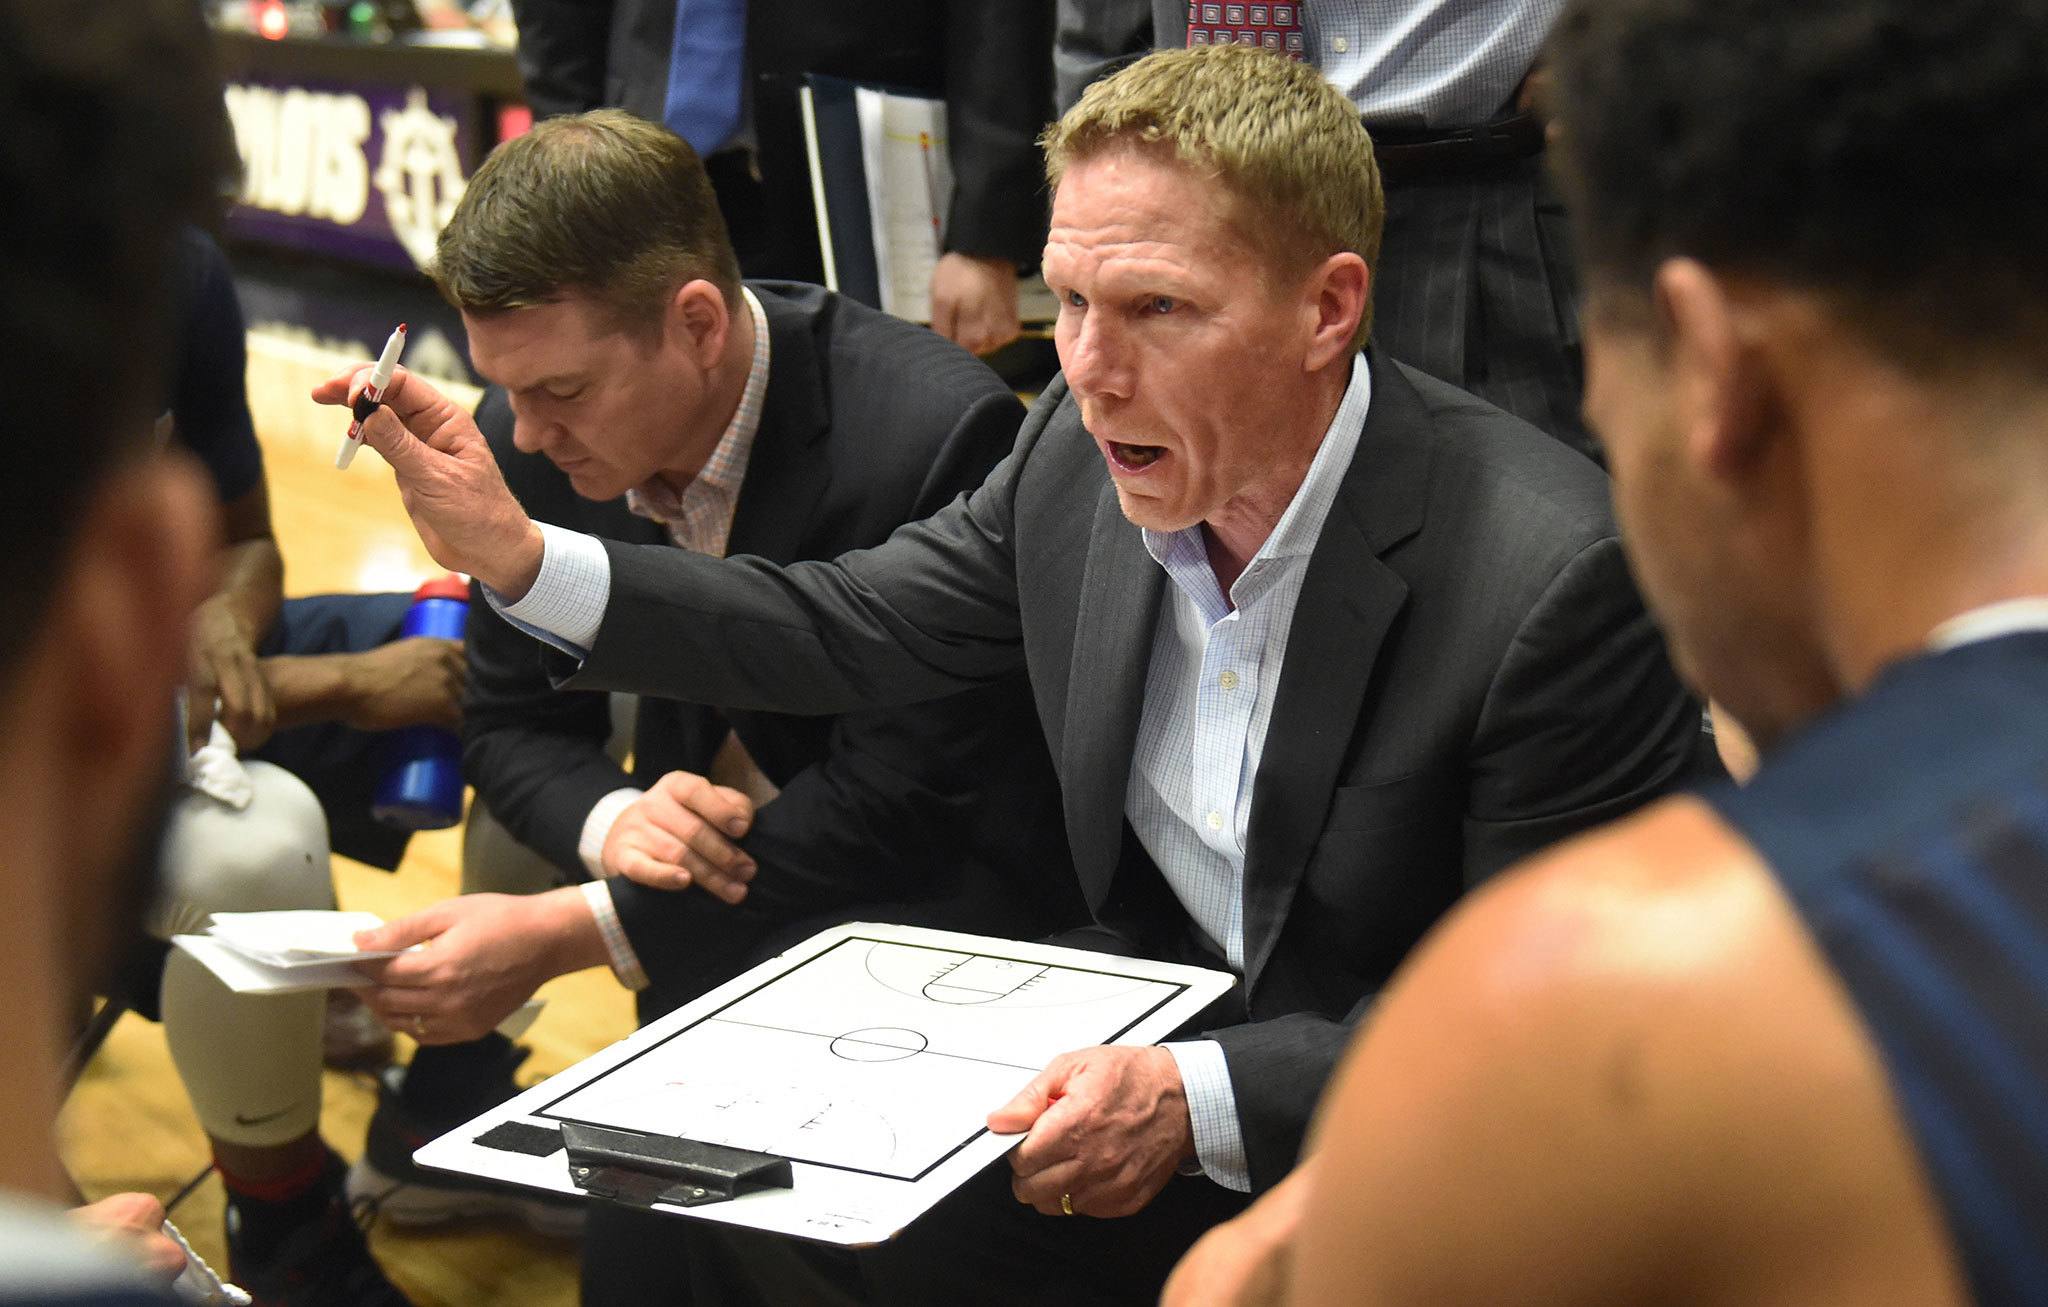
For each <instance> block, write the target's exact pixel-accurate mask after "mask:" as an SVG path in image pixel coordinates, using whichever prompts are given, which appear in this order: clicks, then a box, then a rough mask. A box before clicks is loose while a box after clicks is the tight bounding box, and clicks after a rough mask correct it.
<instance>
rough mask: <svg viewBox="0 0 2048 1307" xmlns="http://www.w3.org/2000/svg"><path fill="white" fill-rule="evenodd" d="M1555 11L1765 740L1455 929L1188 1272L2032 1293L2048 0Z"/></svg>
mask: <svg viewBox="0 0 2048 1307" xmlns="http://www.w3.org/2000/svg"><path fill="white" fill-rule="evenodd" d="M1551 49H1552V55H1553V57H1554V59H1555V61H1556V68H1557V78H1558V81H1557V103H1558V110H1559V121H1560V123H1561V132H1560V135H1559V138H1558V141H1559V144H1558V151H1559V165H1560V168H1559V177H1560V180H1561V182H1562V183H1563V185H1564V187H1565V190H1566V192H1567V194H1569V195H1570V197H1571V201H1572V212H1573V215H1574V217H1575V219H1576V221H1577V223H1578V228H1579V231H1580V232H1581V234H1582V236H1583V238H1584V239H1583V242H1582V246H1581V248H1582V249H1583V250H1584V251H1585V255H1586V266H1587V270H1588V273H1589V279H1588V290H1589V295H1588V300H1587V317H1586V341H1587V345H1588V347H1589V350H1588V358H1589V360H1590V362H1591V365H1592V368H1591V374H1590V377H1591V379H1590V383H1589V388H1588V405H1587V409H1588V414H1589V416H1590V417H1591V418H1592V420H1593V422H1594V424H1595V426H1596V427H1597V428H1598V429H1599V431H1600V435H1601V439H1602V440H1603V441H1605V442H1606V444H1607V447H1608V451H1609V454H1610V456H1611V466H1612V467H1613V469H1614V478H1615V499H1616V504H1617V508H1618V511H1619V513H1620V516H1621V520H1622V523H1623V526H1624V528H1625V530H1626V533H1627V540H1628V549H1629V554H1630V557H1631V558H1632V559H1633V561H1634V563H1635V565H1636V568H1637V571H1638V573H1639V575H1641V577H1642V579H1643V588H1644V591H1645V594H1646V595H1647V596H1648V598H1649V600H1650V602H1651V603H1652V605H1654V607H1655V608H1656V610H1657V611H1658V613H1659V615H1660V616H1661V617H1662V619H1663V621H1664V623H1665V628H1666V629H1667V630H1668V631H1669V632H1670V633H1671V639H1672V647H1673V650H1674V653H1675V656H1676V657H1677V659H1678V660H1679V664H1680V666H1681V667H1683V668H1684V669H1685V671H1686V673H1687V674H1688V676H1689V677H1690V678H1691V679H1693V680H1694V681H1695V682H1696V683H1697V684H1698V685H1700V686H1701V687H1702V688H1703V689H1705V690H1707V691H1709V692H1710V693H1712V694H1713V696H1714V697H1715V700H1716V701H1717V702H1718V703H1722V704H1725V705H1726V707H1727V708H1728V710H1729V711H1730V712H1732V713H1733V714H1734V716H1735V717H1736V718H1737V719H1739V720H1740V721H1741V722H1742V724H1743V725H1744V726H1746V727H1747V728H1749V731H1750V733H1751V734H1752V735H1753V736H1754V737H1755V739H1756V741H1757V743H1758V744H1759V745H1760V746H1761V747H1762V765H1761V767H1760V768H1759V769H1758V771H1757V772H1756V774H1755V775H1754V776H1753V777H1752V778H1751V779H1750V781H1749V783H1748V784H1747V785H1745V786H1743V787H1741V788H1739V789H1738V788H1737V787H1735V786H1733V785H1714V786H1709V787H1707V788H1705V789H1702V790H1701V791H1700V792H1699V793H1697V794H1693V795H1686V796H1682V797H1678V798H1673V799H1669V800H1666V801H1664V802H1661V803H1659V804H1657V805H1655V806H1653V807H1651V808H1649V809H1646V810H1645V811H1643V812H1641V813H1639V814H1637V815H1636V816H1635V817H1633V818H1631V819H1630V820H1628V821H1626V822H1622V823H1618V824H1616V825H1615V826H1613V827H1611V828H1609V829H1607V830H1603V831H1599V832H1597V833H1594V834H1592V835H1589V836H1587V837H1585V838H1583V839H1579V840H1575V841H1572V842H1571V843H1569V844H1567V845H1565V846H1563V847H1560V848H1558V849H1556V850H1554V851H1552V852H1551V853H1549V854H1547V855H1545V856H1544V857H1542V858H1540V859H1538V860H1536V861H1535V863H1534V864H1533V865H1531V866H1529V867H1526V868H1522V869H1519V870H1518V871H1516V872H1514V873H1513V874H1511V875H1508V876H1504V877H1502V878H1501V881H1500V882H1499V883H1498V885H1497V886H1495V887H1493V888H1492V889H1490V890H1489V892H1488V893H1487V894H1485V895H1484V896H1481V897H1476V898H1474V899H1473V900H1472V901H1471V902H1470V903H1468V904H1466V905H1465V906H1463V907H1461V908H1460V909H1459V910H1458V911H1457V912H1456V913H1455V914H1453V915H1452V916H1451V917H1450V918H1449V919H1447V920H1446V921H1445V922H1444V923H1443V926H1442V927H1441V929H1440V930H1439V931H1438V932H1436V934H1435V935H1434V937H1433V938H1432V939H1431V940H1429V941H1428V942H1427V943H1426V944H1425V945H1424V947H1422V948H1421V949H1419V950H1417V953H1416V956H1415V958H1414V960H1413V962H1412V963H1411V964H1410V965H1409V966H1408V967H1406V968H1405V969H1404V971H1403V974H1402V975H1401V976H1400V977H1399V978H1398V979H1397V981H1396V983H1395V984H1394V985H1393V986H1392V987H1390V989H1389V991H1388V994H1387V997H1386V998H1385V1000H1384V1001H1383V1002H1382V1003H1381V1005H1380V1008H1379V1010H1378V1011H1377V1012H1376V1013H1375V1014H1374V1016H1373V1019H1372V1021H1371V1023H1370V1024H1369V1026H1368V1027H1367V1029H1366V1031H1365V1033H1364V1036H1363V1038H1362V1039H1361V1041H1360V1043H1359V1044H1358V1046H1357V1048H1356V1049H1354V1050H1353V1052H1352V1053H1351V1055H1350V1057H1349V1058H1348V1060H1347V1063H1346V1066H1345V1068H1344V1070H1343V1072H1342V1074H1341V1075H1340V1076H1339V1078H1338V1080H1337V1082H1336V1083H1335V1084H1334V1085H1333V1087H1332V1091H1331V1097H1330V1100H1329V1101H1328V1102H1327V1103H1326V1104H1325V1106H1324V1110H1323V1114H1322V1116H1321V1118H1320V1119H1321V1130H1320V1137H1319V1141H1318V1147H1317V1150H1316V1151H1315V1153H1314V1154H1313V1155H1312V1156H1311V1158H1310V1159H1309V1161H1308V1162H1307V1163H1306V1164H1305V1165H1304V1166H1303V1167H1302V1168H1301V1169H1300V1170H1299V1171H1298V1172H1297V1173H1296V1176H1295V1177H1293V1178H1290V1179H1289V1180H1288V1181H1287V1183H1286V1184H1285V1185H1283V1186H1281V1188H1279V1189H1276V1190H1275V1191H1274V1193H1273V1194H1272V1195H1270V1196H1269V1197H1268V1198H1267V1199H1266V1200H1264V1201H1262V1202H1261V1203H1260V1204H1259V1205H1258V1207H1257V1208H1255V1209H1254V1211H1253V1212H1252V1213H1249V1214H1247V1216H1246V1217H1245V1218H1243V1220H1241V1221H1240V1222H1237V1223H1234V1224H1233V1225H1231V1226H1229V1227H1225V1228H1224V1229H1222V1230H1219V1231H1217V1232H1216V1233H1215V1234H1213V1235H1211V1236H1210V1238H1209V1239H1208V1240H1205V1241H1204V1244H1203V1245H1202V1247H1201V1248H1199V1249H1198V1250H1197V1252H1196V1254H1195V1255H1193V1256H1191V1257H1190V1259H1189V1264H1188V1266H1187V1267H1186V1268H1185V1271H1184V1273H1182V1274H1177V1275H1176V1276H1175V1286H1176V1289H1177V1290H1178V1289H1181V1288H1184V1289H1185V1290H1186V1293H1185V1294H1184V1295H1183V1294H1181V1293H1178V1292H1175V1293H1170V1294H1169V1295H1168V1298H1169V1302H1170V1303H1172V1304H1173V1307H1196V1305H1197V1304H1200V1305H1202V1307H1221V1304H1224V1303H1242V1304H1247V1305H1249V1304H1252V1303H1259V1304H1270V1303H1273V1302H1276V1301H1286V1302H1289V1303H1292V1304H1295V1305H1296V1307H1321V1305H1322V1304H1335V1303H1346V1304H1349V1303H1410V1302H1459V1303H1499V1302H1513V1303H1516V1304H1521V1305H1526V1307H1563V1305H1564V1304H1581V1303H1611V1302H1685V1303H1691V1304H1697V1305H1698V1307H1750V1305H1752V1304H1757V1303H1792V1302H1797V1303H1804V1304H1818V1305H1821V1307H1835V1305H1840V1307H1851V1305H1853V1307H1960V1305H1961V1304H1965V1303H1975V1304H1979V1305H1980V1307H1988V1305H1989V1304H2020V1303H2035V1302H2040V1301H2043V1295H2044V1292H2048V1096H2044V1094H2043V1086H2044V1085H2048V1026H2044V1023H2043V1019H2042V1014H2043V1011H2044V1010H2048V983H2044V977H2048V895H2044V892H2043V890H2044V887H2048V247H2044V246H2043V244H2042V242H2041V240H2040V233H2041V231H2042V230H2043V228H2044V227H2048V174H2044V173H2043V171H2042V168H2041V159H2042V157H2043V155H2044V154H2048V102H2044V101H2043V99H2042V96H2041V93H2040V90H2041V87H2040V70H2041V68H2042V66H2043V65H2044V64H2048V3H2044V2H2043V0H2021V2H2019V3H2014V2H2013V0H1951V3H1948V4H1944V5H1940V6H1930V5H1926V4H1921V3H1917V2H1916V0H1805V2H1804V3H1801V4H1796V5H1787V4H1782V3H1779V2H1778V0H1581V2H1579V3H1575V4H1573V5H1572V6H1571V7H1570V8H1569V9H1568V10H1567V11H1566V13H1565V16H1564V18H1563V19H1562V20H1561V21H1560V23H1559V25H1558V31H1557V35H1556V36H1555V37H1554V38H1553V41H1552V47H1551ZM1759 52H1768V53H1766V54H1763V55H1762V56H1761V57H1759ZM1787 178H1797V179H1798V180H1799V185H1797V186H1796V187H1788V186H1787V185H1786V179H1787ZM1290 1281H1291V1290H1290V1289H1289V1288H1288V1284H1289V1282H1290Z"/></svg>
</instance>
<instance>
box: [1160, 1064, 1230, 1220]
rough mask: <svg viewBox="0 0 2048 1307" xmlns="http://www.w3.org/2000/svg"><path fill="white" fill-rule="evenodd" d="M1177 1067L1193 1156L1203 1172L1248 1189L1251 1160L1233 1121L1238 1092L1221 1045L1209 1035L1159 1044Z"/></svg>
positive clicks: (1224, 1182) (1219, 1181)
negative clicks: (1185, 1098)
mask: <svg viewBox="0 0 2048 1307" xmlns="http://www.w3.org/2000/svg"><path fill="white" fill-rule="evenodd" d="M1160 1047H1162V1048H1164V1049H1165V1050H1166V1051H1167V1052H1169V1053H1171V1054H1173V1060H1174V1063H1175V1064H1176V1065H1178V1066H1179V1067H1180V1083H1181V1087H1182V1088H1183V1089H1184V1090H1185V1091H1186V1092H1187V1096H1188V1119H1189V1121H1190V1122H1191V1123H1192V1124H1193V1126H1194V1132H1195V1160H1196V1161H1198V1162H1200V1163H1201V1164H1202V1173H1203V1174H1204V1175H1206V1176H1208V1177H1209V1178H1210V1179H1211V1180H1214V1181H1215V1182H1216V1183H1217V1184H1220V1185H1222V1186H1223V1187H1224V1188H1225V1189H1234V1190H1236V1191H1237V1192H1238V1193H1241V1194H1248V1193H1250V1192H1251V1191H1252V1168H1251V1163H1250V1162H1248V1161H1247V1160H1246V1159H1245V1155H1244V1130H1243V1128H1242V1127H1240V1126H1239V1125H1238V1121H1237V1092H1236V1091H1235V1090H1233V1089H1232V1088H1231V1087H1230V1066H1229V1063H1228V1062H1226V1061H1225V1059H1224V1057H1223V1045H1221V1044H1219V1043H1217V1042H1216V1041H1215V1040H1213V1039H1205V1040H1200V1041H1198V1042H1195V1043H1188V1044H1162V1045H1161V1046H1160Z"/></svg>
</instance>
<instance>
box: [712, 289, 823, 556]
mask: <svg viewBox="0 0 2048 1307" xmlns="http://www.w3.org/2000/svg"><path fill="white" fill-rule="evenodd" d="M752 289H753V291H754V294H755V296H756V297H757V298H759V299H760V301H761V310H762V312H763V313H764V314H765V315H766V316H767V318H768V390H767V393H766V394H765V395H763V396H762V398H761V427H760V430H759V431H758V432H756V433H755V436H754V448H753V452H752V453H751V454H749V455H748V458H747V474H746V477H745V479H744V480H743V481H742V482H741V483H740V502H739V506H738V508H737V509H736V510H735V511H734V513H733V521H732V534H731V536H730V537H729V538H728V540H727V542H726V553H728V554H758V555H760V556H761V557H763V558H767V559H769V560H771V561H774V562H778V563H787V562H790V561H792V560H793V559H795V558H796V556H797V553H798V550H799V546H800V545H801V543H802V541H803V538H804V532H805V529H806V528H807V527H808V526H809V525H810V522H811V517H812V511H813V510H814V509H815V508H816V507H817V503H818V499H819V497H820V496H822V495H823V494H824V493H825V487H826V485H827V483H829V482H830V480H831V467H830V464H829V461H828V460H827V459H826V457H825V451H824V449H823V448H822V447H821V445H822V442H823V440H824V437H825V433H826V431H827V430H828V429H829V428H830V426H831V422H832V406H831V402H830V400H829V398H828V397H827V394H826V389H825V369H824V360H823V359H822V358H821V357H820V355H819V348H818V341H817V337H816V335H815V334H814V333H815V332H816V330H817V325H818V324H817V315H816V314H815V313H809V312H806V311H804V310H803V309H801V308H799V307H798V306H796V305H794V304H792V303H790V302H789V301H788V300H785V299H782V298H780V297H779V296H776V295H774V294H771V293H769V292H768V291H764V290H762V289H760V288H759V287H753V288H752Z"/></svg>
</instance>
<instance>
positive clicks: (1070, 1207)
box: [1060, 1194, 1074, 1216]
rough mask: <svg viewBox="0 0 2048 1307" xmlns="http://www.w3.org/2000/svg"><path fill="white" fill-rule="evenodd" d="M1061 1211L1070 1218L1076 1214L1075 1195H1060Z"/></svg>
mask: <svg viewBox="0 0 2048 1307" xmlns="http://www.w3.org/2000/svg"><path fill="white" fill-rule="evenodd" d="M1060 1211H1061V1212H1063V1213H1065V1214H1066V1215H1068V1216H1072V1215H1073V1214H1074V1195H1072V1194H1061V1195H1060Z"/></svg>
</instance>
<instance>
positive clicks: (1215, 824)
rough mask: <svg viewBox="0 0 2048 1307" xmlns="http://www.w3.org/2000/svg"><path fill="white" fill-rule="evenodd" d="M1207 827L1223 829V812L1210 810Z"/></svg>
mask: <svg viewBox="0 0 2048 1307" xmlns="http://www.w3.org/2000/svg"><path fill="white" fill-rule="evenodd" d="M1209 829H1210V830H1222V829H1223V814H1222V813H1220V812H1211V813H1210V814H1209Z"/></svg>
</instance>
